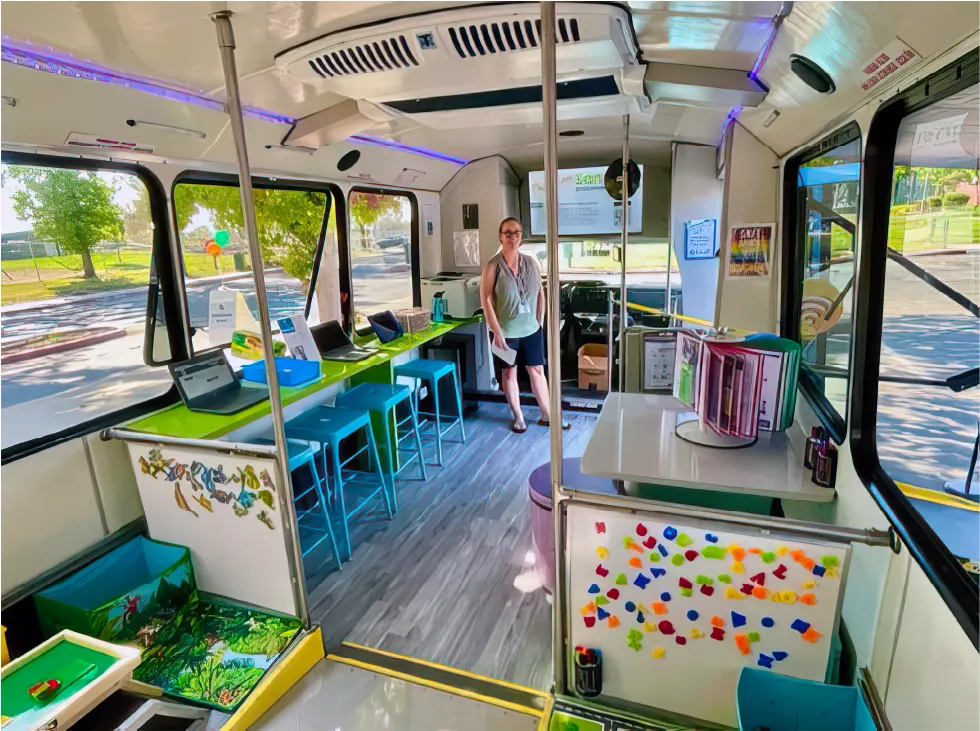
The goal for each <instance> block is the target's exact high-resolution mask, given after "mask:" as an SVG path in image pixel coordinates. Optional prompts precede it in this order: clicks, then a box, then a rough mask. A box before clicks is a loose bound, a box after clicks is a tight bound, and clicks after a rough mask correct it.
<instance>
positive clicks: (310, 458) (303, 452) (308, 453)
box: [254, 437, 344, 570]
mask: <svg viewBox="0 0 980 731" xmlns="http://www.w3.org/2000/svg"><path fill="white" fill-rule="evenodd" d="M254 441H255V443H256V444H275V441H274V440H273V439H272V438H271V437H261V438H259V439H256V440H254ZM286 453H287V455H288V456H289V473H290V474H292V473H294V472H296V471H297V470H298V469H301V468H302V467H304V466H305V467H308V468H309V470H310V476H311V477H312V478H313V484H312V485H311V486H310V488H309V489H307V490H304V491H303V492H301V493H300V494H299V495H294V496H293V504H294V505H295V506H296V507H297V508H299V504H300V501H301V500H303V499H305V498H306V497H307V496H308V495H312V496H313V504H312V505H311V506H310V507H309V508H306V509H305V510H302V511H300V510H297V512H296V523H297V525H298V526H299V527H300V528H306V529H307V530H309V531H313V532H315V533H321V532H322V533H323V536H322V537H321V538H319V540H317V541H316V542H314V543H313V545H312V546H308V547H306V548H301V554H302V557H303V558H306V557H307V556H308V555H309V554H311V553H313V551H315V550H316V549H317V547H318V546H319V545H320V544H321V543H323V542H324V541H326V540H329V541H330V547H331V548H332V549H333V558H334V561H336V562H337V568H339V569H341V570H342V569H343V568H344V567H343V564H342V561H341V560H340V551H338V550H337V537H336V535H335V534H334V532H333V523H332V522H331V520H330V511H329V510H328V509H327V502H328V501H327V494H326V492H325V491H324V485H323V478H322V477H320V472H319V470H317V467H316V450H315V449H313V447H312V446H310V445H309V444H307V443H306V442H301V441H297V440H295V439H287V440H286ZM317 509H319V510H320V511H322V513H323V520H324V524H325V525H326V527H325V528H323V529H320V528H315V527H312V526H310V525H303V522H302V521H303V519H304V518H307V517H309V516H310V515H312V514H314V513H315V512H317ZM324 563H326V562H324Z"/></svg>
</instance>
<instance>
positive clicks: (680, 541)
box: [676, 533, 694, 548]
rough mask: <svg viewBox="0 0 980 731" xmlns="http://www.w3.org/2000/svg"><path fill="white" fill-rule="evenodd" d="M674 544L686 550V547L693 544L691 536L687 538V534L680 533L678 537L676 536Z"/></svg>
mask: <svg viewBox="0 0 980 731" xmlns="http://www.w3.org/2000/svg"><path fill="white" fill-rule="evenodd" d="M676 543H677V545H678V546H680V547H681V548H687V547H688V546H690V545H691V544H692V543H694V539H693V538H691V536H689V535H688V534H687V533H680V534H678V536H677V541H676Z"/></svg>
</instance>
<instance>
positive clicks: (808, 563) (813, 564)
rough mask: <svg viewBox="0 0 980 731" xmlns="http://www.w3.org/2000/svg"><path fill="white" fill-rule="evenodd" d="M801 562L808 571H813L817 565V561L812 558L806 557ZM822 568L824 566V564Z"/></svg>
mask: <svg viewBox="0 0 980 731" xmlns="http://www.w3.org/2000/svg"><path fill="white" fill-rule="evenodd" d="M800 563H801V564H803V568H805V569H806V570H807V571H813V569H814V567H816V565H817V562H816V561H814V560H813V559H812V558H804V559H803V560H802V561H800ZM820 568H823V566H821V567H820ZM818 576H819V574H818Z"/></svg>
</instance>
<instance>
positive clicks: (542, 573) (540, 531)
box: [527, 457, 616, 593]
mask: <svg viewBox="0 0 980 731" xmlns="http://www.w3.org/2000/svg"><path fill="white" fill-rule="evenodd" d="M561 464H562V482H563V483H564V485H565V487H570V488H572V489H573V490H582V491H583V492H598V493H603V494H606V495H615V494H616V488H615V486H614V485H613V481H612V480H610V479H608V478H605V477H593V476H592V475H583V474H582V458H581V457H569V458H567V459H563V460H562V463H561ZM527 482H528V490H527V494H528V497H530V498H531V539H532V542H533V544H534V566H535V570H536V571H537V574H538V579H539V580H540V581H541V585H542V586H543V587H544V588H545V590H546V591H548V592H549V593H553V592H554V590H555V525H554V522H553V521H552V518H551V462H545V463H544V464H543V465H541V466H540V467H537V468H535V470H534V471H533V472H532V473H531V476H530V477H529V478H528V481H527Z"/></svg>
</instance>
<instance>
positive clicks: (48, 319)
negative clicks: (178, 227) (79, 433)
mask: <svg viewBox="0 0 980 731" xmlns="http://www.w3.org/2000/svg"><path fill="white" fill-rule="evenodd" d="M80 166H82V164H80ZM2 181H3V182H2V192H3V195H2V197H3V216H2V219H0V221H2V222H0V226H2V231H3V238H2V245H0V259H2V282H3V284H2V287H0V295H2V305H3V320H2V321H3V327H2V336H3V338H2V346H0V348H2V354H3V374H2V378H0V383H2V397H0V400H2V403H3V416H4V418H5V420H6V423H7V424H8V426H9V425H11V424H16V428H7V429H4V430H3V437H2V441H3V448H4V449H7V448H8V447H13V446H16V445H18V444H22V443H24V442H29V441H31V440H34V439H41V438H44V437H48V436H51V435H53V434H57V433H59V432H62V431H65V430H66V429H71V428H73V427H77V426H79V425H82V424H85V423H86V422H90V421H92V420H94V419H97V418H99V417H104V416H106V415H108V414H111V413H114V412H118V411H121V410H122V409H125V408H128V407H132V406H134V405H136V404H141V403H143V402H146V401H147V400H148V399H151V398H153V397H156V396H162V395H163V394H165V393H167V391H169V390H170V387H171V381H170V375H169V373H168V372H167V369H166V368H152V367H150V366H149V365H147V364H146V362H144V351H143V346H144V334H145V333H144V331H145V326H146V324H145V321H146V305H147V288H148V286H150V283H151V282H152V286H154V287H157V286H159V284H158V281H157V277H156V275H155V274H154V273H153V266H154V248H153V246H154V230H155V228H156V227H158V226H160V227H165V226H166V222H165V221H154V220H153V214H152V212H151V211H152V207H151V204H150V191H149V190H148V188H147V186H146V185H145V184H144V183H143V182H142V180H141V179H140V178H138V177H137V176H136V175H132V174H129V173H123V172H116V171H110V170H109V169H107V168H106V167H102V166H99V167H95V166H92V167H90V168H87V169H80V168H73V167H61V166H58V167H46V166H41V165H33V164H8V163H6V162H5V163H4V164H3V166H2ZM159 196H160V199H159V200H158V204H159V205H158V206H156V208H157V210H159V211H161V212H162V211H163V210H165V203H163V200H162V199H163V192H162V190H161V191H159ZM163 230H165V228H164V229H163ZM158 301H159V300H158ZM158 340H159V341H160V342H158V343H157V345H158V347H157V348H156V349H155V350H157V352H156V353H154V355H155V356H156V358H158V359H160V360H164V361H165V360H166V359H168V358H169V348H168V347H167V345H168V344H167V342H166V338H159V339H158ZM162 351H167V352H162Z"/></svg>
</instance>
